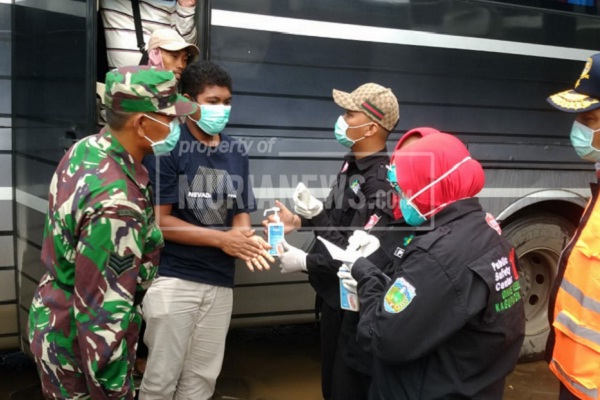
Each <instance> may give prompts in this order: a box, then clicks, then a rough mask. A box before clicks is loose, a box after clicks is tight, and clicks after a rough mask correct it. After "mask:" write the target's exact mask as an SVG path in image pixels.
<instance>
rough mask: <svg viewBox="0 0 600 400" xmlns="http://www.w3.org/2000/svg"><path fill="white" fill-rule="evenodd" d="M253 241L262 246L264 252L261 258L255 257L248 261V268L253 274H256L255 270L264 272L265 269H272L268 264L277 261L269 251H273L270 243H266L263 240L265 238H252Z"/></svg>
mask: <svg viewBox="0 0 600 400" xmlns="http://www.w3.org/2000/svg"><path fill="white" fill-rule="evenodd" d="M252 240H254V241H256V242H257V243H258V244H259V245H260V246H261V248H262V249H263V251H262V254H261V255H260V256H258V257H255V258H253V259H251V260H249V261H246V266H247V267H248V269H249V270H250V271H252V272H254V268H256V269H258V270H259V271H262V270H263V269H265V270H269V269H271V266H270V265H269V263H268V262H270V263H274V262H275V259H274V258H273V256H272V255H270V254H269V250H270V249H271V246H270V245H269V243H267V242H265V241H264V240H263V238H261V237H260V236H252ZM267 261H268V262H267Z"/></svg>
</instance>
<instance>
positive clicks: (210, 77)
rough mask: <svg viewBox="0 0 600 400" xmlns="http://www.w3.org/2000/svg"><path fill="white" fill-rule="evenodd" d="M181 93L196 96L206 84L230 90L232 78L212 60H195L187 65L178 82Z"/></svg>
mask: <svg viewBox="0 0 600 400" xmlns="http://www.w3.org/2000/svg"><path fill="white" fill-rule="evenodd" d="M179 85H180V86H179V87H180V89H181V93H182V94H187V95H189V96H191V97H192V98H196V97H197V96H198V95H199V94H200V93H202V92H204V89H206V87H207V86H222V87H226V88H227V89H229V91H231V90H232V89H231V88H232V80H231V76H230V75H229V73H228V72H227V71H225V70H224V69H223V68H221V67H220V66H218V65H217V64H215V63H213V62H212V61H197V62H195V63H192V64H190V65H188V66H187V68H186V69H184V70H183V73H182V74H181V81H180V83H179Z"/></svg>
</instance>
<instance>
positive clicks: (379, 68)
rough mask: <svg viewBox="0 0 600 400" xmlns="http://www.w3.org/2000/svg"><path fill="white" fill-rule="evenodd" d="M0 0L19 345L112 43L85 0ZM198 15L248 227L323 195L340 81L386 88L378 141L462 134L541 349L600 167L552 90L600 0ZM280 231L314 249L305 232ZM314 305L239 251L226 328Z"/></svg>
mask: <svg viewBox="0 0 600 400" xmlns="http://www.w3.org/2000/svg"><path fill="white" fill-rule="evenodd" d="M0 11H2V12H1V15H2V17H1V18H0V33H2V32H8V36H9V37H10V40H8V42H9V43H10V45H8V46H7V45H6V43H5V42H6V40H5V41H4V42H3V41H1V39H2V38H3V37H4V36H0V45H2V44H3V43H4V45H3V46H1V47H0V53H1V54H2V55H0V59H2V60H4V59H6V57H4V55H7V57H8V59H9V60H11V62H10V63H8V66H7V65H4V63H3V62H1V61H0V93H2V94H4V96H2V97H3V98H4V100H0V107H3V108H0V122H1V123H3V125H0V133H1V134H4V135H5V136H10V140H8V143H9V146H8V148H6V145H5V147H0V162H5V166H6V167H7V168H5V169H2V171H3V172H2V174H5V175H2V176H4V178H3V179H5V181H6V182H10V183H9V184H5V186H4V187H3V189H4V191H3V192H1V193H0V194H1V195H2V196H1V197H0V201H3V202H4V203H5V205H6V207H5V208H4V212H3V214H4V213H6V214H7V215H5V216H4V217H3V218H1V219H0V223H2V224H3V228H0V231H1V232H2V234H3V235H0V239H6V240H0V246H3V247H4V248H3V249H2V250H3V253H6V252H8V254H10V256H9V257H8V259H7V260H5V261H4V264H6V265H5V266H2V267H0V268H1V269H0V274H1V275H2V279H3V280H2V285H3V286H2V287H3V288H5V289H4V290H2V292H1V293H2V294H1V295H0V296H2V298H0V315H2V316H3V318H2V321H3V322H2V323H1V324H0V326H2V328H0V345H1V346H9V345H14V344H15V343H19V342H20V345H21V346H22V348H23V349H24V350H25V351H27V340H26V324H27V317H28V311H29V307H30V303H31V299H32V295H33V292H34V290H35V288H36V285H37V283H38V280H39V279H40V277H41V275H42V274H43V272H44V267H43V265H42V264H41V262H40V250H41V244H42V233H43V229H42V228H43V221H44V215H45V212H46V208H47V194H48V185H49V182H50V179H51V176H52V174H53V172H54V170H55V168H56V166H57V164H58V161H59V160H60V158H61V157H62V155H63V154H64V152H65V149H66V148H68V147H69V146H70V145H71V144H72V143H73V142H74V141H76V140H78V139H80V138H82V137H85V136H87V135H90V134H93V133H95V132H96V131H97V126H96V100H95V83H96V81H97V80H100V81H102V80H103V76H104V74H105V73H106V70H107V67H106V49H105V47H104V41H103V32H102V26H101V22H100V19H99V18H98V11H97V4H96V2H95V1H87V2H86V1H83V0H53V1H42V0H13V1H9V2H7V0H0ZM7 12H8V14H10V15H11V17H10V18H7V17H6V15H7ZM195 19H196V26H197V29H198V37H199V42H198V45H199V47H200V49H201V53H202V54H201V57H202V58H204V59H211V60H213V61H215V62H216V63H218V64H220V65H221V66H223V67H224V68H225V69H226V70H227V71H229V72H230V74H231V75H232V77H233V84H234V86H233V89H234V90H233V109H232V115H231V119H230V123H229V125H228V127H227V128H226V131H225V132H226V133H228V134H229V135H232V136H234V137H238V138H240V139H242V140H243V141H244V143H246V144H247V149H248V154H249V156H250V170H251V175H252V180H253V185H254V191H255V195H256V198H257V202H258V208H259V209H258V211H257V212H255V213H254V214H253V216H252V222H253V225H254V226H255V227H256V229H257V231H258V232H261V231H262V227H261V220H262V219H263V216H262V215H263V211H264V210H265V209H266V208H269V207H272V206H273V205H274V200H275V199H280V200H282V201H283V202H284V203H285V204H287V205H288V206H291V194H292V192H293V189H294V188H295V186H296V184H297V183H298V182H300V181H302V182H304V183H305V184H306V185H307V186H308V187H309V188H310V189H311V191H312V192H313V193H314V194H315V195H316V196H317V197H320V198H323V197H325V196H326V195H327V192H328V188H329V187H330V185H331V184H332V182H333V179H334V178H335V175H336V174H337V172H338V171H339V170H340V168H341V167H342V156H343V151H342V150H343V149H341V148H340V146H339V144H338V143H337V142H336V141H335V140H334V137H333V126H334V123H335V120H336V119H337V117H338V116H339V115H340V114H341V113H342V110H341V109H340V108H339V107H337V106H336V105H335V104H334V102H333V101H332V89H333V88H336V89H340V90H344V91H351V90H353V89H354V88H356V87H357V86H359V85H360V84H362V83H366V82H376V83H379V84H381V85H383V86H386V87H389V88H391V89H392V91H393V92H394V93H395V94H396V96H397V98H398V100H399V103H400V121H399V124H398V126H397V127H396V128H395V130H394V131H393V132H392V134H391V135H390V138H389V143H388V150H391V149H392V148H393V146H394V143H395V142H396V141H397V140H398V139H399V137H400V136H401V135H402V134H403V133H405V132H406V131H408V130H409V129H411V128H415V127H419V126H431V127H435V128H437V129H439V130H441V131H444V132H448V133H452V134H454V135H456V136H457V137H459V138H460V139H461V140H462V141H463V142H464V143H466V144H467V145H468V147H469V150H470V152H471V154H472V156H473V157H474V158H476V159H477V160H479V161H480V162H481V163H482V164H483V166H484V169H485V174H486V184H485V187H484V189H483V190H482V192H481V193H480V194H479V198H480V200H481V202H482V204H483V206H484V208H485V209H487V210H488V211H489V212H491V213H492V214H494V215H495V216H496V218H497V220H498V222H499V223H500V225H501V228H502V231H503V235H504V236H505V237H506V238H507V239H508V240H509V241H511V242H512V243H513V245H514V246H515V248H516V252H517V255H518V257H519V265H520V276H521V280H522V284H521V288H522V295H523V299H524V302H525V309H526V317H527V326H526V339H525V343H524V345H523V349H522V354H521V355H522V359H524V360H528V359H529V360H533V359H538V358H539V357H540V356H541V355H542V353H543V350H544V346H545V341H546V337H547V334H548V330H549V327H548V321H547V307H548V294H549V291H550V287H551V284H552V281H553V279H554V277H555V275H556V266H557V261H558V258H559V255H560V252H561V249H562V248H563V247H564V246H565V244H566V242H567V240H568V238H569V237H570V236H571V235H572V234H573V232H574V230H575V228H576V226H577V224H578V221H579V218H580V215H581V213H582V211H583V208H584V207H585V204H586V201H587V197H588V196H589V194H590V190H589V182H592V181H594V180H595V176H594V171H593V167H592V166H590V165H589V164H587V163H584V162H582V161H581V160H580V159H579V158H578V157H577V155H576V154H575V152H574V151H573V150H572V148H571V145H570V143H569V135H568V133H569V131H570V125H571V124H572V120H573V118H572V116H569V115H567V114H564V113H560V112H557V111H555V110H553V109H552V108H551V107H550V106H549V105H548V104H547V103H546V101H545V99H546V97H547V96H548V95H549V94H551V93H555V92H557V91H560V90H564V89H567V88H570V87H572V85H573V83H574V81H575V80H576V78H577V77H578V76H579V74H580V72H581V69H582V68H583V65H584V61H585V60H586V58H587V57H589V56H590V55H592V54H594V53H595V52H597V51H598V47H599V46H600V45H599V44H598V43H600V41H599V40H598V38H599V36H600V19H599V18H598V8H597V5H596V3H595V2H591V3H589V4H588V2H587V1H586V0H581V1H575V2H573V1H571V0H512V1H485V0H252V1H246V0H198V2H197V13H196V16H195ZM2 68H4V69H2ZM6 71H8V72H6ZM3 72H4V74H3ZM6 98H8V99H9V100H8V106H6V104H5V103H6ZM3 102H4V103H3ZM3 140H5V141H6V140H7V139H6V137H5V138H4V139H3ZM1 143H2V142H1V141H0V144H1ZM6 171H8V172H6ZM9 210H10V211H9ZM8 214H10V215H8ZM9 217H10V218H9ZM288 240H289V242H290V243H291V244H293V245H295V246H300V247H302V248H304V249H307V248H308V247H309V246H310V244H311V242H312V240H313V235H312V234H311V233H307V232H298V233H294V234H292V235H290V236H289V238H288ZM464 245H465V246H468V245H469V244H468V243H465V244H464ZM11 261H12V262H11ZM4 278H6V279H4ZM11 278H14V279H11ZM316 318H317V315H316V313H315V294H314V291H313V289H312V288H311V287H310V285H309V284H308V282H307V279H306V275H303V274H289V275H282V274H281V273H280V272H279V269H278V268H277V266H276V265H275V266H273V268H272V269H271V270H270V271H267V272H261V273H258V272H254V273H251V272H249V271H248V270H247V269H246V268H245V267H244V266H243V263H240V264H239V268H238V269H237V272H236V287H235V289H234V309H233V317H232V326H233V327H235V326H256V325H265V324H292V323H301V322H309V321H315V320H316Z"/></svg>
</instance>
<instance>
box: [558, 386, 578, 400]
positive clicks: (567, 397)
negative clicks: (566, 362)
mask: <svg viewBox="0 0 600 400" xmlns="http://www.w3.org/2000/svg"><path fill="white" fill-rule="evenodd" d="M558 400H579V397H577V396H575V395H574V394H573V393H571V392H570V391H569V389H567V387H566V386H565V385H563V384H562V383H561V384H560V394H559V395H558Z"/></svg>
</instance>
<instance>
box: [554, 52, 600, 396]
mask: <svg viewBox="0 0 600 400" xmlns="http://www.w3.org/2000/svg"><path fill="white" fill-rule="evenodd" d="M548 102H549V103H550V104H551V105H552V106H554V107H555V108H557V109H558V110H560V111H563V112H567V113H571V114H573V116H574V119H575V120H574V121H573V125H572V127H571V132H570V135H569V136H570V139H571V145H572V146H573V148H574V150H575V152H576V153H577V155H578V156H579V157H580V158H581V159H582V160H583V161H586V162H589V163H594V164H595V167H596V179H597V182H596V183H591V184H590V189H591V197H590V199H589V201H588V204H587V206H586V207H585V211H584V213H583V215H582V216H581V219H580V222H579V226H578V227H577V232H576V233H575V234H574V235H573V238H572V239H571V240H570V241H569V243H568V245H567V246H566V247H565V248H564V250H563V251H562V254H561V255H560V261H559V263H558V271H557V274H556V279H555V280H554V285H553V288H552V290H551V292H550V301H549V304H548V306H549V307H548V318H549V322H550V334H549V335H548V342H547V344H546V360H547V361H548V363H549V365H550V369H551V370H552V372H553V373H554V375H556V377H557V378H558V379H559V381H560V394H559V400H577V399H586V400H588V399H598V398H599V396H600V370H599V369H598V363H599V362H600V352H599V349H600V347H599V345H598V343H599V342H598V338H599V337H600V314H599V313H598V299H600V280H599V279H598V278H597V277H598V271H600V268H599V267H600V259H599V258H598V256H597V250H596V249H598V247H599V243H598V223H599V221H600V201H598V199H599V198H600V185H599V183H600V134H599V133H598V132H600V54H594V55H592V56H590V57H589V58H588V59H587V62H586V63H585V66H584V67H583V71H582V72H581V75H580V76H579V79H578V80H577V81H576V82H575V85H574V87H573V88H572V89H569V90H565V91H562V92H559V93H556V94H553V95H552V96H550V97H549V98H548Z"/></svg>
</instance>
